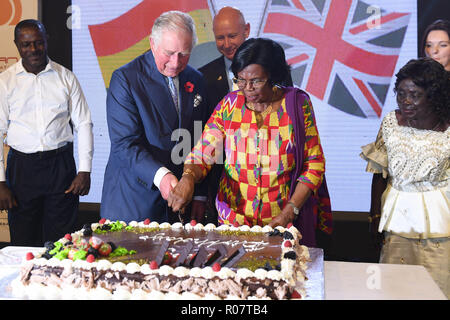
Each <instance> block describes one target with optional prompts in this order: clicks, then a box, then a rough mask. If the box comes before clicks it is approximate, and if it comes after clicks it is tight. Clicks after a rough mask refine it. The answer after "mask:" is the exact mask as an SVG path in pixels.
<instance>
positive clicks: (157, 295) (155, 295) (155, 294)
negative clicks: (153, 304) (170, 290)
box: [147, 290, 166, 300]
mask: <svg viewBox="0 0 450 320" xmlns="http://www.w3.org/2000/svg"><path fill="white" fill-rule="evenodd" d="M165 296H166V295H165V294H164V293H162V292H161V291H156V290H152V291H150V293H149V294H148V295H147V299H148V300H164V298H165Z"/></svg>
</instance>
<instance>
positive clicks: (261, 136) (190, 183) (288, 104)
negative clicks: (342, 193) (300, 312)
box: [168, 38, 332, 247]
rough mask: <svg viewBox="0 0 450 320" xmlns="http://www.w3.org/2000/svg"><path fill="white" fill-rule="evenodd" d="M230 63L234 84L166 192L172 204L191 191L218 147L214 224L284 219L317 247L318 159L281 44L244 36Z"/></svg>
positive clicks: (323, 218)
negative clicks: (286, 82)
mask: <svg viewBox="0 0 450 320" xmlns="http://www.w3.org/2000/svg"><path fill="white" fill-rule="evenodd" d="M231 69H232V71H233V73H234V75H235V79H234V82H235V83H236V84H237V86H238V88H239V90H236V91H233V92H230V93H229V94H228V95H226V96H225V97H224V98H223V99H222V101H221V102H219V104H218V105H217V107H216V108H215V110H214V112H213V114H212V115H211V117H210V119H209V121H208V122H207V124H206V126H205V129H204V132H203V135H202V137H201V139H200V141H199V142H198V143H197V145H196V146H195V147H194V149H193V150H192V152H191V153H190V154H189V155H188V156H187V158H186V161H185V165H184V173H183V177H182V179H181V180H180V182H179V183H178V185H177V186H176V187H175V188H174V189H173V192H172V193H171V195H169V198H168V204H169V206H171V207H172V209H173V210H174V211H176V210H179V209H181V208H183V207H185V206H186V205H187V204H188V203H189V201H190V200H191V198H192V191H193V189H194V184H195V183H199V182H200V181H201V180H203V179H204V178H205V177H206V175H207V174H208V171H209V170H210V169H211V167H212V164H213V163H214V162H215V159H216V157H217V154H218V153H219V152H220V150H223V151H224V153H225V156H226V157H225V162H224V171H223V173H222V177H221V180H220V184H219V191H218V194H217V197H216V208H217V211H218V216H219V223H220V224H230V225H235V226H238V225H249V226H254V225H260V226H264V225H270V226H272V227H275V226H278V225H281V226H287V225H288V224H289V223H293V224H294V225H295V226H296V227H297V228H298V229H299V230H300V232H301V233H302V236H303V238H302V244H304V245H307V246H310V247H315V246H316V230H317V229H318V230H319V231H320V232H321V233H324V234H329V233H331V228H332V225H331V207H330V199H329V196H328V191H327V187H326V182H325V177H324V173H325V158H324V154H323V150H322V146H321V144H320V139H319V133H318V131H317V127H316V120H315V117H314V110H313V107H312V104H311V100H310V99H309V96H308V95H307V94H306V93H305V92H304V91H302V90H300V89H297V88H293V87H283V86H282V85H283V83H282V81H283V79H286V78H287V73H289V72H290V69H289V66H288V65H287V63H286V59H285V55H284V51H283V48H282V47H281V46H280V45H279V44H277V43H276V42H275V41H272V40H270V39H263V38H258V39H248V40H247V41H245V42H244V43H243V44H242V45H241V46H240V47H239V49H238V51H237V52H236V54H235V56H234V58H233V62H232V65H231Z"/></svg>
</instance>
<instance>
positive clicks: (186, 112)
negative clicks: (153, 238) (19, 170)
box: [101, 11, 208, 222]
mask: <svg viewBox="0 0 450 320" xmlns="http://www.w3.org/2000/svg"><path fill="white" fill-rule="evenodd" d="M195 42H196V34H195V27H194V22H193V20H192V18H191V17H190V16H189V15H187V14H185V13H183V12H179V11H170V12H166V13H163V14H162V15H161V16H160V17H159V18H157V19H156V20H155V23H154V25H153V28H152V33H151V35H150V46H151V49H152V50H151V51H148V52H146V53H144V54H143V55H141V56H139V57H137V58H136V59H134V60H133V61H131V62H129V63H128V64H126V65H124V66H122V67H120V68H119V69H117V70H116V71H114V73H113V75H112V78H111V82H110V87H109V90H108V96H107V103H106V107H107V110H106V111H107V120H108V129H109V136H110V140H111V152H110V156H109V159H108V164H107V166H106V171H105V179H104V184H103V194H102V203H101V216H102V217H103V218H108V219H110V220H122V221H125V222H130V221H133V220H134V221H143V220H145V219H147V218H149V219H150V220H151V221H157V222H166V221H169V222H174V221H176V217H177V215H175V214H174V213H173V212H171V210H170V209H169V208H168V207H167V201H166V199H167V197H168V195H169V192H170V190H171V189H172V188H173V187H174V186H175V185H176V184H177V183H178V179H180V178H181V175H182V170H183V158H184V157H185V156H187V154H188V153H189V152H190V150H191V149H192V147H193V143H194V136H195V137H196V138H198V137H199V136H200V133H201V128H202V125H203V124H204V121H206V120H207V117H208V114H207V109H206V97H205V94H206V91H205V84H204V80H203V77H202V75H201V74H200V73H199V72H198V71H197V70H195V69H193V68H191V67H190V66H188V65H187V64H188V61H189V57H190V53H191V50H192V48H193V47H194V45H195ZM196 121H198V122H197V124H198V125H197V126H196V127H197V128H199V130H200V132H198V133H197V134H195V135H194V123H195V122H196ZM179 146H181V148H180V147H179ZM179 150H182V151H184V154H183V155H182V156H180V154H179V152H178V151H179ZM183 156H184V157H183Z"/></svg>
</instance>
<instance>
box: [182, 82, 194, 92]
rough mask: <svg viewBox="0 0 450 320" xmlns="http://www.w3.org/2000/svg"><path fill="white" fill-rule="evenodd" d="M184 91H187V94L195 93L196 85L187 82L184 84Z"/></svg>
mask: <svg viewBox="0 0 450 320" xmlns="http://www.w3.org/2000/svg"><path fill="white" fill-rule="evenodd" d="M184 90H186V92H193V91H194V84H193V83H192V82H189V81H188V82H186V83H185V84H184Z"/></svg>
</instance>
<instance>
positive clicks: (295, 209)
mask: <svg viewBox="0 0 450 320" xmlns="http://www.w3.org/2000/svg"><path fill="white" fill-rule="evenodd" d="M288 204H289V205H290V206H291V207H292V208H294V214H295V216H296V217H297V216H298V214H299V213H300V209H299V208H297V207H296V206H295V204H294V203H292V202H291V201H288Z"/></svg>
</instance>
